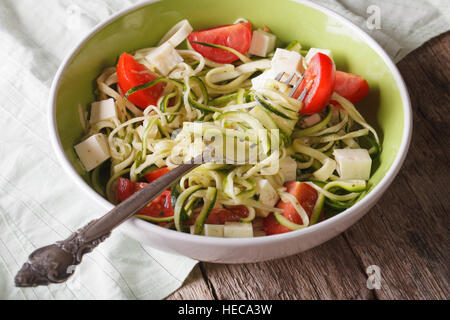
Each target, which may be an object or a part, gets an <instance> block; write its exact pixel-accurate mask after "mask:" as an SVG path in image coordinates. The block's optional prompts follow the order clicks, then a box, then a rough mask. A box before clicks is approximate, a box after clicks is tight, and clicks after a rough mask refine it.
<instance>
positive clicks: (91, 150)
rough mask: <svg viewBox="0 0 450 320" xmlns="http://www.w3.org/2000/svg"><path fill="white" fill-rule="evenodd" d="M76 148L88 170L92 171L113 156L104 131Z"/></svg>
mask: <svg viewBox="0 0 450 320" xmlns="http://www.w3.org/2000/svg"><path fill="white" fill-rule="evenodd" d="M74 148H75V152H76V153H77V155H78V158H80V161H81V163H82V164H83V167H84V168H85V169H86V171H91V170H92V169H94V168H96V167H97V166H99V165H100V164H102V163H103V162H104V161H106V160H108V159H109V158H110V157H111V154H110V152H109V146H108V141H107V139H106V136H105V135H104V134H103V133H97V134H94V135H93V136H91V137H89V138H87V139H86V140H84V141H83V142H81V143H79V144H77V145H76V146H75V147H74Z"/></svg>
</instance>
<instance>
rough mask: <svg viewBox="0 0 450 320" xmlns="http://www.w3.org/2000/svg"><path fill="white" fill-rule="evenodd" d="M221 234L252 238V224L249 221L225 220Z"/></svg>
mask: <svg viewBox="0 0 450 320" xmlns="http://www.w3.org/2000/svg"><path fill="white" fill-rule="evenodd" d="M223 236H224V237H225V238H252V237H253V226H252V224H251V223H243V222H225V227H224V228H223Z"/></svg>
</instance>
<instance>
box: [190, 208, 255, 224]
mask: <svg viewBox="0 0 450 320" xmlns="http://www.w3.org/2000/svg"><path fill="white" fill-rule="evenodd" d="M197 216H198V212H197V213H196V214H194V217H193V218H192V219H190V220H189V221H186V222H185V223H184V224H186V225H193V224H194V223H195V219H196V218H197ZM246 217H248V209H247V208H246V207H245V206H228V207H227V208H222V209H212V210H211V212H210V213H209V216H208V218H207V219H206V221H205V223H206V224H225V222H239V221H240V220H241V219H242V218H246Z"/></svg>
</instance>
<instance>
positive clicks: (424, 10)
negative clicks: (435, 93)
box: [0, 0, 449, 299]
mask: <svg viewBox="0 0 450 320" xmlns="http://www.w3.org/2000/svg"><path fill="white" fill-rule="evenodd" d="M192 1H195V0H192ZM137 2H139V1H138V0H107V1H104V0H91V1H83V0H72V1H70V0H41V1H38V2H37V1H35V0H1V1H0V61H1V63H0V75H1V77H0V97H1V99H0V112H1V116H0V128H1V133H2V134H1V135H0V299H162V298H164V297H166V296H167V295H169V294H170V293H172V292H173V291H175V290H176V289H177V288H179V287H180V286H181V285H182V283H183V281H184V280H185V279H186V277H187V276H188V274H189V273H190V271H191V270H192V268H193V267H194V266H195V264H196V261H194V260H192V259H189V258H185V257H180V256H175V255H171V254H167V253H164V252H160V251H158V250H155V249H152V248H151V247H148V246H144V245H142V244H140V243H138V242H137V241H134V240H133V239H130V238H128V237H126V236H125V235H123V234H121V233H119V232H117V231H116V232H114V233H113V236H112V237H111V238H110V239H108V240H107V241H106V242H105V243H103V244H101V245H100V246H99V247H98V248H97V249H96V250H94V252H93V253H91V254H88V255H86V256H85V257H84V261H83V263H82V264H81V265H80V266H79V267H78V268H77V271H76V273H75V275H74V276H73V277H72V278H71V279H70V280H69V281H68V282H67V283H65V284H61V285H51V286H48V287H38V288H31V289H29V288H27V289H19V288H15V287H14V284H13V277H14V275H15V274H16V272H17V271H18V269H19V268H20V266H21V265H22V263H23V262H24V261H26V259H27V257H28V254H29V253H31V252H32V251H33V250H34V249H36V248H39V247H41V246H43V245H46V244H49V243H53V242H54V241H56V240H60V239H63V238H65V237H66V236H68V235H69V234H70V233H72V232H73V231H75V230H76V229H77V228H78V227H80V226H82V225H84V224H85V223H86V222H88V221H90V220H91V219H92V218H94V217H98V216H100V215H101V214H102V213H103V212H104V209H103V208H101V207H100V206H98V205H97V204H96V203H94V202H93V201H92V200H91V199H90V198H88V197H87V196H86V195H85V194H84V193H83V192H81V191H80V190H79V189H78V188H77V186H75V185H74V184H73V183H72V182H71V181H70V179H69V177H68V176H67V175H66V174H65V173H64V172H63V170H62V168H61V167H60V165H59V164H58V162H57V160H56V158H55V155H54V154H53V150H52V148H51V146H50V143H49V138H48V131H47V98H48V93H49V87H50V85H51V82H52V79H53V76H54V74H55V72H56V70H57V68H58V66H59V64H60V63H61V61H62V59H63V57H64V56H65V55H66V54H68V52H69V51H70V50H71V48H73V47H74V46H75V45H76V43H77V42H78V41H79V40H80V39H81V38H82V37H83V35H84V34H86V32H88V31H89V30H90V29H91V28H92V27H93V26H94V25H96V24H97V23H99V22H100V21H102V20H104V19H106V18H107V17H108V16H110V15H111V14H113V13H115V12H117V11H119V10H121V9H124V8H126V7H127V6H130V5H132V4H134V3H137ZM317 2H319V3H321V4H323V5H325V6H328V7H329V8H331V9H332V10H335V11H336V12H338V13H340V14H342V15H344V16H345V17H347V18H348V19H350V20H352V21H353V22H355V23H356V24H358V25H360V26H362V27H363V28H365V29H366V30H367V23H366V19H367V18H368V17H369V16H370V14H369V13H368V12H367V8H368V7H369V6H370V5H377V6H379V8H381V16H380V18H381V28H382V29H381V30H368V31H369V32H370V34H371V35H372V36H373V37H374V38H375V39H376V40H378V41H379V42H380V43H381V45H382V46H384V47H385V48H386V50H387V51H388V53H389V54H390V55H391V56H392V57H393V58H394V59H395V60H396V61H398V60H399V59H401V58H402V57H404V56H405V55H406V54H407V53H408V52H410V51H411V50H413V49H414V48H416V47H418V46H419V45H421V44H422V43H423V42H425V41H426V40H428V39H429V38H431V37H433V36H436V35H438V34H440V33H442V32H444V31H447V30H448V29H449V23H448V21H447V20H446V18H447V19H448V16H449V5H448V1H444V0H443V1H438V0H435V1H432V0H416V1H414V2H413V1H401V0H395V1H393V0H390V1H386V0H383V1H381V0H361V1H350V0H342V1H336V0H321V1H317Z"/></svg>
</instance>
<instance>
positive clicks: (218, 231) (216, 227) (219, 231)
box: [204, 224, 224, 238]
mask: <svg viewBox="0 0 450 320" xmlns="http://www.w3.org/2000/svg"><path fill="white" fill-rule="evenodd" d="M204 230H205V236H207V237H218V238H223V231H224V225H223V224H205V229H204Z"/></svg>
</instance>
